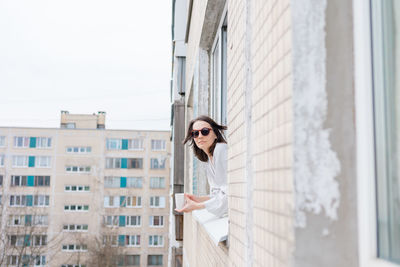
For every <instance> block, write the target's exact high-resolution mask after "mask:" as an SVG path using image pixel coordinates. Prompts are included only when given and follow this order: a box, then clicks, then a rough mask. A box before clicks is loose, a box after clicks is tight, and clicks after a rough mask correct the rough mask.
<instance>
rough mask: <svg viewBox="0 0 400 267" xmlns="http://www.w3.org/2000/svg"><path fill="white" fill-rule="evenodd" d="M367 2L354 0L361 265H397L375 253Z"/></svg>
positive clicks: (373, 168) (371, 106)
mask: <svg viewBox="0 0 400 267" xmlns="http://www.w3.org/2000/svg"><path fill="white" fill-rule="evenodd" d="M370 25H371V16H370V2H369V1H363V0H354V1H353V27H354V30H353V33H354V49H353V51H354V62H355V99H356V103H355V105H356V107H357V108H356V129H357V131H356V134H357V138H356V139H357V144H356V147H357V206H358V208H357V211H358V220H357V221H358V227H357V228H358V249H359V262H360V267H398V266H399V265H396V264H393V263H391V262H389V261H386V260H383V259H380V258H378V257H377V249H378V248H377V237H376V235H377V225H376V218H377V214H376V193H375V192H376V184H375V149H374V147H375V144H374V121H373V119H374V111H373V104H372V103H373V96H372V92H373V89H372V58H371V54H372V51H371V46H370V44H371V41H372V37H371V27H370Z"/></svg>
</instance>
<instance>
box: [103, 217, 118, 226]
mask: <svg viewBox="0 0 400 267" xmlns="http://www.w3.org/2000/svg"><path fill="white" fill-rule="evenodd" d="M103 218H104V225H106V226H107V227H114V226H119V215H105V216H104V217H103Z"/></svg>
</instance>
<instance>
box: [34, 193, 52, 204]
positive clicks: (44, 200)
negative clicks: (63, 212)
mask: <svg viewBox="0 0 400 267" xmlns="http://www.w3.org/2000/svg"><path fill="white" fill-rule="evenodd" d="M49 202H50V196H47V195H35V196H33V205H34V206H35V207H47V206H49Z"/></svg>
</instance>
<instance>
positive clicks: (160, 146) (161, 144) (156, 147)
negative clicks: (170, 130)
mask: <svg viewBox="0 0 400 267" xmlns="http://www.w3.org/2000/svg"><path fill="white" fill-rule="evenodd" d="M151 150H152V151H165V150H167V141H166V140H164V139H152V140H151Z"/></svg>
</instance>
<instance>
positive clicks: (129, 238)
mask: <svg viewBox="0 0 400 267" xmlns="http://www.w3.org/2000/svg"><path fill="white" fill-rule="evenodd" d="M125 246H128V247H139V246H140V235H126V236H125Z"/></svg>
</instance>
